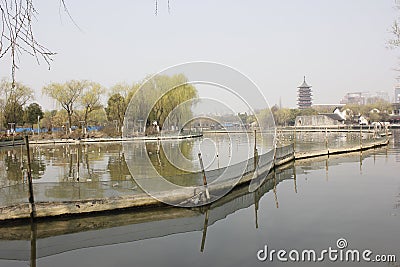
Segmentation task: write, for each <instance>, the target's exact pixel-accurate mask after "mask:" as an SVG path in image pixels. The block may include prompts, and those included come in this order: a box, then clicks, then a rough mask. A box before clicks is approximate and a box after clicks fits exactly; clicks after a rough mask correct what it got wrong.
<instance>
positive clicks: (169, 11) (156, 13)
mask: <svg viewBox="0 0 400 267" xmlns="http://www.w3.org/2000/svg"><path fill="white" fill-rule="evenodd" d="M154 5H155V12H154V14H155V15H156V16H157V15H158V0H155V1H154ZM167 5H168V13H169V14H171V5H170V0H167Z"/></svg>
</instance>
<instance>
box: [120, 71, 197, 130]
mask: <svg viewBox="0 0 400 267" xmlns="http://www.w3.org/2000/svg"><path fill="white" fill-rule="evenodd" d="M147 80H148V79H146V80H145V81H147ZM139 88H140V89H139ZM196 96H197V90H196V88H195V87H194V86H193V85H191V84H188V83H187V79H186V77H185V76H184V75H183V74H178V75H173V76H166V75H157V76H154V77H152V78H151V79H150V80H149V81H148V82H144V83H143V84H142V85H141V86H140V84H136V85H134V86H132V88H131V91H130V93H129V95H128V101H129V103H130V104H129V109H128V110H127V112H128V114H129V118H130V119H131V120H133V123H134V125H135V127H139V121H142V120H143V121H145V123H146V125H148V126H149V125H151V124H152V123H153V121H156V122H157V123H158V125H160V126H161V128H162V127H168V126H172V125H173V126H177V127H180V126H182V125H181V123H182V122H184V121H187V120H188V119H189V118H191V114H192V112H191V105H189V104H190V103H187V104H183V103H185V102H186V101H189V100H193V99H195V98H196ZM181 104H183V105H181ZM149 111H150V112H149ZM147 113H148V114H147ZM166 120H167V121H166Z"/></svg>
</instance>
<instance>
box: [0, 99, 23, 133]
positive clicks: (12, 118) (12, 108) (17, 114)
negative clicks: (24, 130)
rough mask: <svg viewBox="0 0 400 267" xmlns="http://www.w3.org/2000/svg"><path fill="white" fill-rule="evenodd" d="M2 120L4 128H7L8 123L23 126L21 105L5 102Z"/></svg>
mask: <svg viewBox="0 0 400 267" xmlns="http://www.w3.org/2000/svg"><path fill="white" fill-rule="evenodd" d="M4 118H5V122H4V124H5V125H4V126H7V125H8V123H17V124H23V122H24V121H23V120H24V110H23V108H22V105H20V104H19V103H17V102H14V101H9V102H7V104H6V106H5V111H4ZM14 127H15V126H14Z"/></svg>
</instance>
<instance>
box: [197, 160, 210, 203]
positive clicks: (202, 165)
mask: <svg viewBox="0 0 400 267" xmlns="http://www.w3.org/2000/svg"><path fill="white" fill-rule="evenodd" d="M198 156H199V161H200V167H201V170H202V172H203V185H204V187H205V188H206V198H207V200H209V199H210V192H208V187H207V177H206V171H205V170H204V164H203V159H202V157H201V153H199V154H198Z"/></svg>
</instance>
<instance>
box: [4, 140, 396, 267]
mask: <svg viewBox="0 0 400 267" xmlns="http://www.w3.org/2000/svg"><path fill="white" fill-rule="evenodd" d="M395 140H399V139H395ZM395 142H396V141H395ZM397 142H398V141H397ZM391 144H393V142H392V143H391ZM71 147H73V148H74V149H76V147H74V146H71ZM112 147H113V146H112V145H111V146H108V145H102V146H100V149H99V150H97V149H94V148H95V146H89V147H87V149H86V150H85V149H84V146H81V150H80V151H79V152H78V151H77V150H73V149H72V150H71V149H70V150H64V153H65V160H64V161H63V162H64V163H63V164H61V165H60V166H63V168H65V171H66V174H67V175H69V171H70V169H71V166H72V169H74V168H75V170H73V171H72V172H71V173H72V174H71V175H72V176H73V177H75V178H74V179H75V180H76V177H77V176H76V174H77V172H78V170H79V176H78V177H80V182H79V183H78V182H76V181H75V182H71V181H70V180H69V179H68V178H67V179H66V180H64V181H65V182H66V183H68V184H71V185H73V186H75V189H76V190H78V189H80V190H83V187H81V186H82V184H86V186H93V187H92V189H93V194H96V192H100V193H99V194H100V195H102V194H106V192H107V190H104V185H102V183H103V182H109V183H111V184H112V185H116V183H119V185H116V187H114V188H117V187H118V186H120V185H121V184H122V182H121V180H124V179H128V180H129V179H131V178H130V177H127V176H126V174H124V173H125V171H126V169H125V167H126V166H125V167H124V156H125V155H124V153H122V151H118V149H115V150H113V149H112ZM59 149H61V147H59ZM91 149H92V150H93V152H92V150H91ZM151 149H156V150H157V146H156V144H154V143H153V144H151ZM390 149H392V150H391V151H392V152H388V151H389V148H386V147H383V148H378V149H374V150H368V151H364V152H362V153H360V152H355V153H349V154H344V155H329V156H325V157H320V158H314V159H309V160H302V161H296V162H295V163H292V164H288V165H287V166H284V167H282V168H279V169H277V170H276V172H272V173H271V174H269V176H268V180H267V181H266V182H265V183H264V184H263V185H262V186H261V187H260V188H259V189H258V190H256V191H254V192H252V193H249V191H248V188H247V187H246V186H241V187H239V188H236V189H235V190H233V191H232V192H231V193H230V194H228V195H226V196H225V197H224V198H222V199H220V200H219V201H217V202H215V203H213V204H212V205H210V206H206V207H202V208H193V209H185V208H172V207H168V208H167V207H164V208H161V209H153V210H132V211H126V212H122V213H112V214H106V215H99V216H91V217H86V218H69V219H66V218H63V219H58V220H54V221H43V222H38V223H36V224H31V225H29V224H28V225H24V224H21V225H2V226H0V259H17V260H23V261H30V263H31V266H35V264H36V261H37V259H40V258H43V257H46V256H50V255H56V254H58V253H62V252H66V251H71V250H79V249H82V248H88V247H97V246H100V247H102V246H106V245H110V244H123V243H127V242H135V241H140V240H149V239H155V240H154V242H157V240H158V238H159V237H165V236H170V235H174V234H177V233H182V234H183V233H189V232H198V233H199V234H200V235H199V236H198V239H196V240H194V241H193V242H194V243H196V245H197V246H198V247H197V248H198V251H201V252H203V253H200V254H201V255H203V257H204V261H205V262H206V261H208V264H211V263H212V262H214V260H215V259H216V258H215V256H211V255H213V254H212V253H210V254H207V248H208V250H210V245H211V246H212V245H213V242H210V239H211V240H213V235H214V236H215V235H218V234H217V233H216V231H211V230H212V229H213V228H214V227H216V225H215V224H216V223H217V222H220V224H223V225H224V227H226V228H228V229H229V230H230V231H231V232H234V231H242V230H243V229H242V228H244V227H245V226H244V225H242V224H240V227H235V226H233V225H235V218H232V217H233V216H230V215H231V214H234V213H236V212H238V211H240V210H246V208H249V207H250V209H251V216H252V217H250V219H251V227H252V228H254V229H259V228H260V230H259V231H257V232H256V233H257V235H259V236H262V237H263V238H264V239H263V240H262V241H263V242H264V243H265V242H267V241H268V242H270V240H273V237H274V235H273V234H265V233H264V232H268V231H265V227H264V228H263V222H265V221H264V220H266V219H267V220H271V221H270V222H271V224H272V222H274V221H275V220H277V221H279V222H278V224H287V226H288V228H290V229H293V231H292V232H291V233H290V234H291V235H295V234H296V233H297V234H298V235H296V238H299V239H307V237H308V238H309V236H310V233H320V232H319V231H325V232H329V231H330V230H327V229H324V228H318V227H319V226H318V225H319V224H321V225H322V224H323V223H321V222H324V220H323V219H321V217H320V215H319V214H318V213H315V211H312V213H310V212H308V213H307V211H309V210H313V209H319V206H318V205H317V204H315V205H314V204H313V205H310V202H307V201H304V199H307V198H309V199H311V200H312V201H316V202H318V201H321V200H322V199H321V198H319V197H320V196H317V197H314V198H310V190H308V189H307V188H306V187H307V186H309V187H311V185H310V184H307V183H306V184H304V183H302V181H304V180H303V178H304V176H305V174H307V176H312V175H313V174H314V181H315V180H317V179H316V177H315V176H318V175H320V176H321V178H322V180H323V181H329V184H330V185H331V187H333V188H334V187H335V185H336V186H338V185H339V186H340V187H338V188H336V190H340V191H337V192H336V194H337V196H336V197H337V199H336V201H337V202H339V204H340V203H341V199H340V198H343V202H345V203H344V204H345V205H344V206H338V207H337V209H340V210H342V209H344V210H345V209H347V207H348V206H347V205H349V204H351V205H354V204H355V203H359V202H360V200H359V199H358V197H359V195H358V194H359V193H360V192H352V193H354V194H355V196H354V199H350V200H349V199H346V198H345V197H343V195H340V193H341V192H343V191H346V190H349V191H351V190H354V185H352V184H351V183H350V182H351V181H346V183H342V184H337V183H338V181H337V180H338V178H340V177H341V178H343V176H345V175H344V174H341V175H337V174H336V173H335V170H336V171H337V170H338V168H336V167H338V166H339V165H341V166H343V165H348V166H349V168H347V169H346V171H348V173H349V174H348V175H352V174H353V175H354V173H357V172H361V174H362V175H363V177H362V178H364V180H366V175H368V172H371V171H372V170H373V169H371V164H373V166H374V168H378V170H379V172H386V167H384V166H385V165H383V166H382V162H383V161H385V162H386V161H387V160H388V159H389V158H390V155H391V154H390V153H394V154H392V156H393V157H397V156H398V155H399V148H398V147H396V148H395V149H396V151H397V152H393V149H394V148H393V147H391V148H390ZM149 150H150V149H149ZM140 151H141V149H140V146H138V149H137V151H136V152H135V153H137V155H140V153H145V151H146V150H144V149H142V152H140ZM119 152H120V153H119ZM55 153H56V155H60V154H57V153H61V152H60V151H58V152H55ZM159 153H160V157H164V156H165V155H162V153H165V151H164V152H162V151H161V149H160V152H159ZM15 154H16V156H18V151H16V152H15ZM43 154H46V153H41V158H42V159H43V160H45V161H46V160H48V158H46V156H43ZM98 154H103V155H107V156H106V157H99V155H98ZM35 155H37V154H36V152H35ZM71 155H72V164H71V163H70V162H71ZM10 156H11V154H10ZM95 156H97V157H98V161H97V162H96V160H94V158H95ZM11 158H12V157H11ZM14 158H15V156H14ZM17 158H18V157H17ZM88 158H89V160H88ZM105 158H106V159H105ZM79 161H80V163H79V167H78V164H77V162H79ZM88 162H89V163H88ZM94 162H95V163H94ZM154 162H155V163H157V162H158V159H157V157H155V156H154ZM396 162H398V161H397V160H396ZM104 165H105V166H107V167H106V169H108V170H109V171H104V170H103V169H101V168H99V166H104ZM52 167H53V166H50V165H49V166H47V168H48V169H49V168H52ZM161 167H164V166H162V165H161ZM395 167H398V166H396V165H395ZM111 169H113V172H114V174H111ZM358 169H359V170H358ZM392 169H393V168H392ZM392 169H390V170H392ZM349 170H350V171H349ZM351 170H355V172H352V171H351ZM362 172H364V173H362ZM86 174H87V175H86ZM74 175H75V176H74ZM85 175H86V176H85ZM96 175H97V176H96ZM128 175H129V172H128ZM324 176H325V177H324ZM62 177H65V176H64V175H62ZM113 177H115V178H113ZM299 177H300V178H299ZM42 178H43V176H42ZM346 178H352V177H346ZM377 178H381V177H377ZM63 179H64V178H63ZM88 179H93V181H95V180H98V181H102V179H109V180H108V181H103V182H100V183H89V182H87V183H83V182H82V180H86V181H87V180H88ZM292 179H293V181H291V180H292ZM374 179H375V177H374ZM310 180H313V179H310ZM378 181H379V182H374V183H373V185H374V186H378V185H379V187H382V186H383V185H382V184H380V183H381V180H378ZM386 181H387V180H386ZM335 183H336V184H335ZM355 183H356V185H357V186H359V185H364V184H360V181H356V182H355ZM102 186H103V187H102ZM282 186H283V187H282ZM53 188H54V187H53ZM285 188H289V190H290V192H292V193H293V192H294V193H295V194H296V202H298V203H299V206H300V207H301V211H299V209H298V208H299V206H295V207H293V209H291V207H287V205H285V202H286V204H287V203H288V202H287V199H290V195H288V193H287V191H285ZM50 189H51V188H48V190H50ZM67 189H68V187H65V185H64V184H62V183H59V189H58V190H56V191H63V190H64V191H65V190H67ZM313 189H315V192H318V191H319V190H321V189H325V190H326V187H315V185H314V188H313ZM86 190H87V188H84V190H83V191H86ZM363 190H365V188H363ZM375 190H377V188H371V189H370V190H369V191H371V192H374V191H375ZM307 191H308V194H309V195H308V196H305V195H304V194H305V192H307ZM360 191H362V190H360ZM47 192H49V191H47ZM73 193H75V194H77V193H78V191H73V192H72V191H71V192H69V193H67V195H66V196H65V197H68V198H69V194H73ZM81 193H83V192H81ZM53 194H55V195H59V194H60V192H53ZM371 196H374V195H372V194H371ZM380 196H382V197H383V195H380ZM78 197H79V196H78ZM322 197H323V198H324V197H325V196H322ZM261 199H264V204H265V199H268V200H270V204H271V206H273V209H274V210H276V209H278V210H279V211H280V212H282V214H284V212H285V211H288V214H291V215H292V217H283V218H281V217H276V218H272V217H271V216H270V214H267V216H265V213H266V209H265V206H262V208H260V201H261ZM393 199H394V202H393ZM393 199H392V202H390V204H389V205H390V209H391V214H395V215H396V214H398V210H399V207H400V195H399V193H398V191H397V192H396V194H395V195H393ZM376 201H377V200H376ZM313 203H314V202H313ZM296 208H297V209H296ZM323 208H324V209H328V207H323ZM379 210H380V209H377V208H373V209H372V208H371V207H368V208H367V211H368V214H369V213H373V214H375V213H376V212H378V215H379V216H380V217H381V218H382V221H384V222H387V221H388V219H387V218H386V217H385V216H387V214H380V213H379ZM293 211H295V212H293ZM329 212H330V210H329ZM336 212H338V211H337V210H336ZM263 213H264V216H263ZM239 214H240V213H239ZM247 214H248V213H246V215H247ZM260 214H261V215H260ZM282 214H281V215H282ZM310 214H311V215H312V218H311V219H312V220H315V221H314V222H313V223H314V224H312V225H307V226H306V227H305V228H304V229H303V228H301V227H302V224H301V223H299V222H303V221H302V218H301V217H302V216H303V217H304V216H310ZM365 214H366V213H365ZM246 215H242V216H246ZM275 215H276V214H275ZM278 215H279V213H278ZM238 216H240V215H237V217H238ZM259 216H263V217H261V218H262V219H261V220H260V219H259ZM366 216H367V215H366ZM374 216H375V215H374ZM379 216H378V217H379ZM393 216H394V215H393ZM322 217H323V216H322ZM367 218H369V219H371V218H370V217H368V216H367ZM350 219H352V220H354V223H355V224H356V225H357V226H356V227H357V228H362V227H365V224H364V223H363V222H365V221H366V220H365V218H364V217H362V218H361V217H360V218H359V217H357V216H356V217H354V218H350ZM236 220H237V219H236ZM281 220H282V221H281ZM327 220H334V221H335V224H336V225H339V226H338V229H339V230H340V231H343V232H345V233H347V232H348V231H351V228H348V227H349V226H348V225H341V222H342V220H344V219H343V218H337V217H335V216H334V215H330V216H329V217H328V218H327ZM244 221H246V220H244ZM241 222H243V221H241ZM307 222H308V221H307ZM303 223H304V222H303ZM299 224H300V226H298V225H299ZM260 226H261V227H260ZM310 228H311V229H312V228H316V229H315V232H314V231H311V232H310ZM219 229H220V228H219ZM279 229H280V228H279ZM339 230H337V229H336V228H334V229H333V230H332V231H337V232H339ZM371 230H372V229H371V228H367V229H365V231H361V232H362V233H363V234H366V235H371ZM376 231H377V233H378V234H383V233H382V232H379V230H376ZM325 232H324V233H325ZM352 233H353V232H352ZM335 234H337V233H336V232H335ZM276 235H278V236H279V238H278V239H277V240H284V238H282V236H285V234H284V233H282V232H279V231H278V232H277V233H276ZM391 235H394V236H395V237H396V233H395V232H393V233H392V234H391ZM354 238H355V237H354ZM250 239H251V238H250ZM386 239H387V236H386ZM207 240H208V242H207ZM313 240H316V242H317V240H319V237H318V235H315V236H313ZM191 241H192V239H191ZM214 241H215V239H214ZM251 241H252V243H255V242H256V241H257V240H256V239H254V238H253V239H252V240H251ZM322 241H324V242H325V240H322ZM352 241H353V242H356V241H357V240H355V239H354V240H352ZM271 242H272V241H271ZM385 242H387V244H388V246H387V247H389V248H394V247H396V246H393V244H398V240H397V243H396V242H395V241H390V240H385ZM240 243H242V241H240ZM317 243H318V242H317ZM360 243H361V244H362V242H359V243H358V244H360ZM372 243H373V242H372ZM243 244H246V243H245V241H244V240H243ZM278 244H280V243H278ZM302 244H303V243H302ZM285 245H288V244H287V243H285ZM313 245H315V244H314V243H313ZM325 245H326V244H325ZM369 245H371V243H369ZM171 246H175V247H176V249H177V250H178V246H177V245H176V244H173V243H172V244H171ZM214 246H215V244H214ZM226 246H227V247H228V248H231V246H232V245H231V244H226ZM317 247H318V246H317ZM119 248H121V247H119ZM108 249H109V252H108V253H110V256H111V257H112V255H113V253H116V252H115V250H117V249H118V248H115V247H108ZM256 249H259V247H258V246H257V247H254V251H256ZM382 252H385V251H382ZM386 252H388V253H389V252H392V250H390V249H388V251H386ZM132 253H133V252H132ZM235 253H242V252H240V251H235ZM173 256H177V257H178V255H173ZM249 256H251V255H247V254H246V255H243V257H244V258H245V257H249ZM57 257H58V256H55V257H54V260H53V263H57V259H58V258H57ZM183 257H184V256H183ZM224 257H225V255H224ZM49 258H50V259H51V257H49ZM76 261H79V260H78V259H75V262H76ZM0 265H1V261H0ZM250 265H251V264H250Z"/></svg>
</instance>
